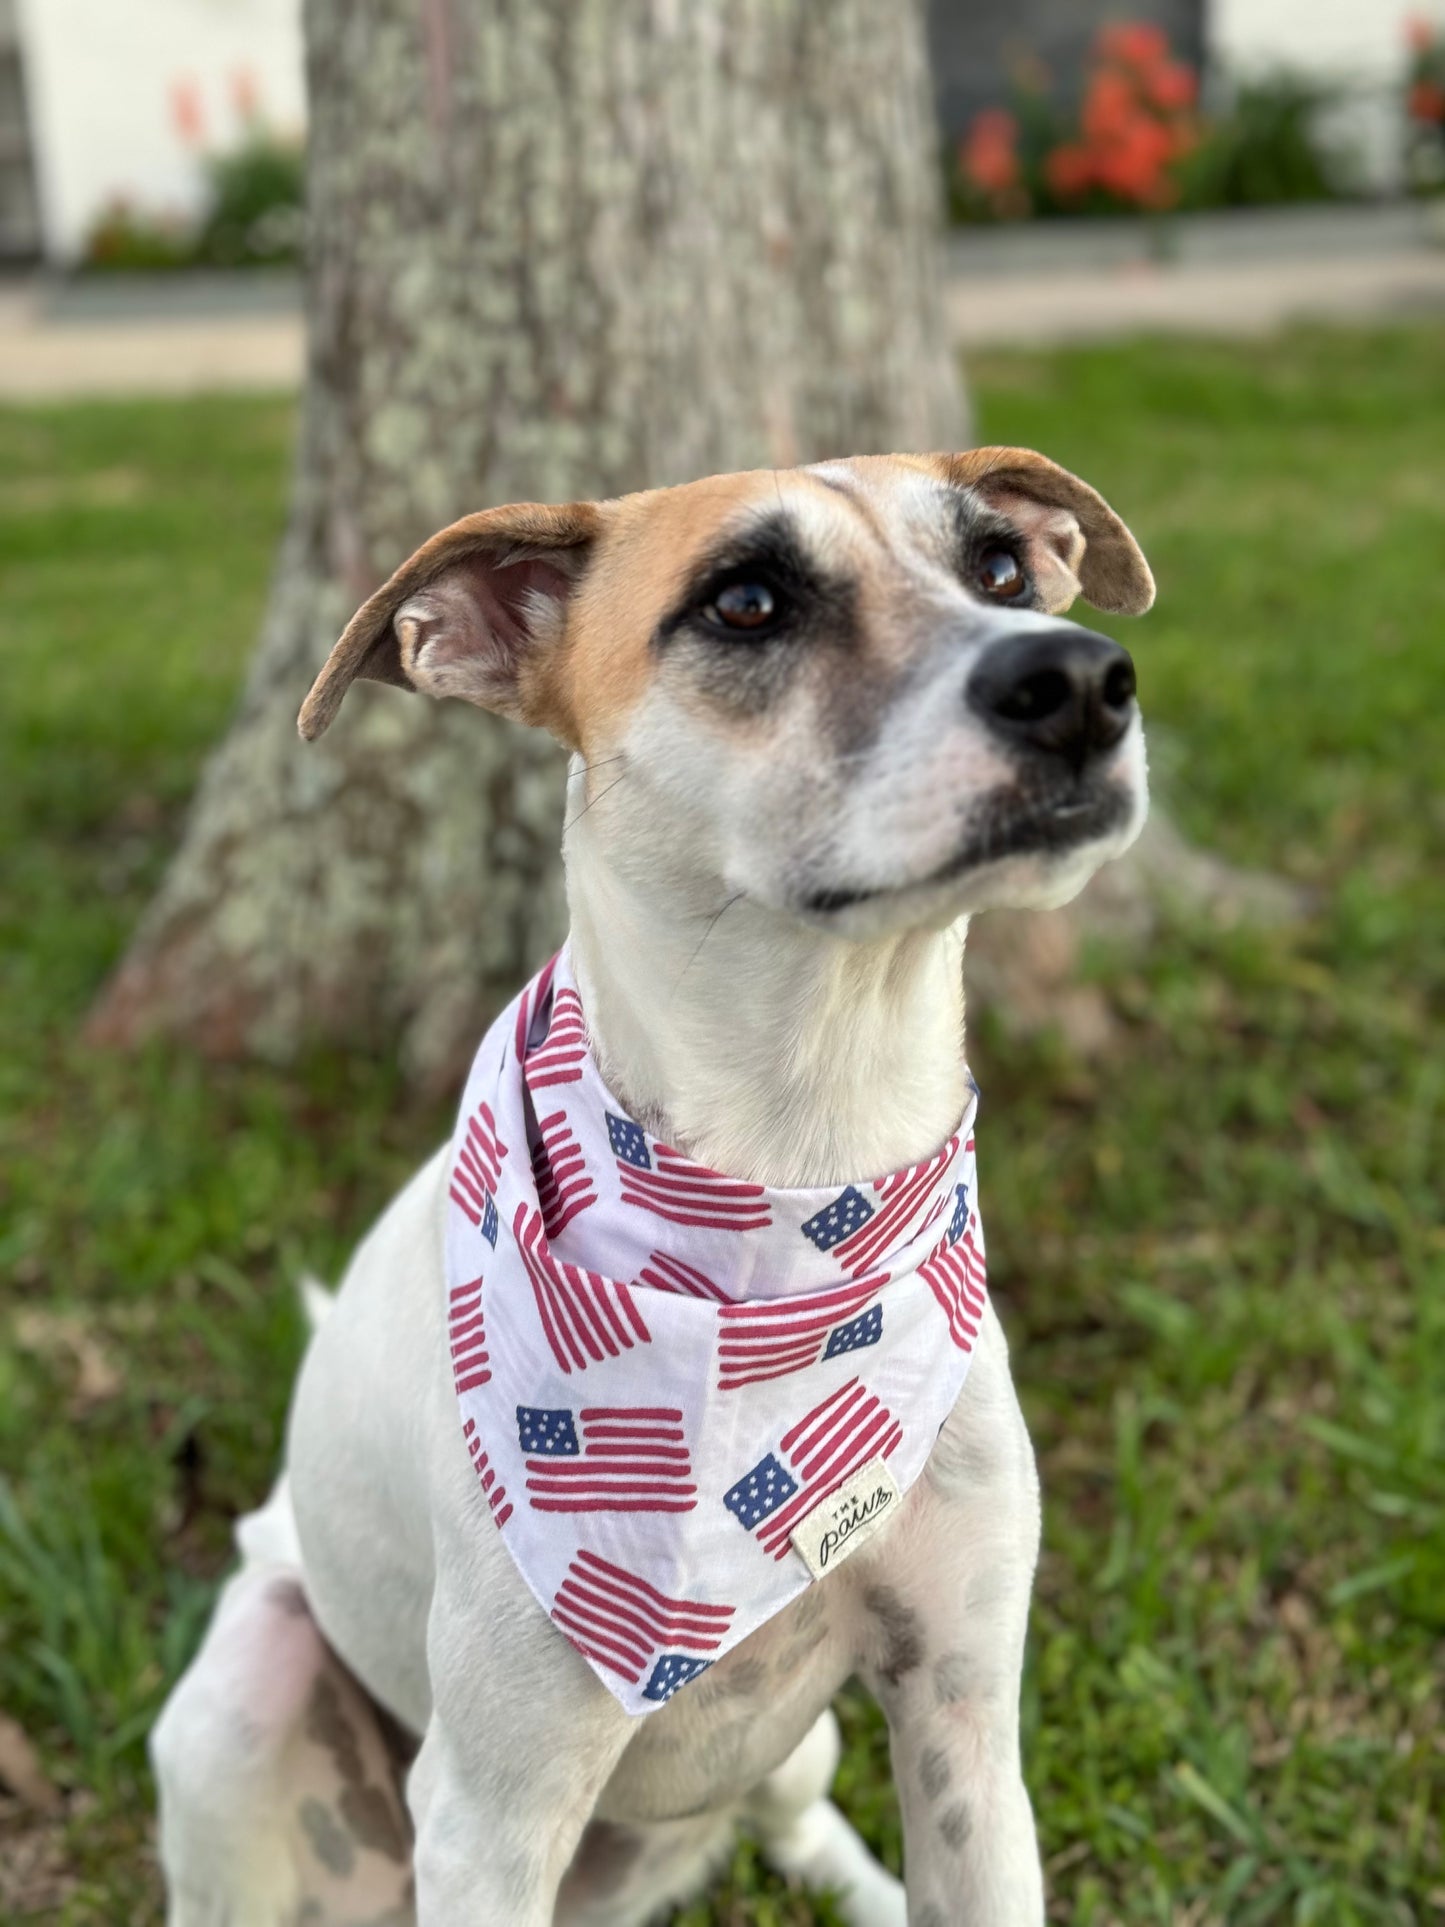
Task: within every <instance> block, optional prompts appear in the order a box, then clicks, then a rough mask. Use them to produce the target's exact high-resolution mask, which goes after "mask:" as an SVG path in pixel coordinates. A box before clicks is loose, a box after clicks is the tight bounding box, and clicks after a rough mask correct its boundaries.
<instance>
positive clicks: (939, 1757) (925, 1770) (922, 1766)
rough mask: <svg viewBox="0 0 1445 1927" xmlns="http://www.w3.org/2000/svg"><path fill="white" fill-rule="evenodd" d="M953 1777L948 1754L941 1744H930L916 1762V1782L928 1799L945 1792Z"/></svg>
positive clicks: (933, 1798)
mask: <svg viewBox="0 0 1445 1927" xmlns="http://www.w3.org/2000/svg"><path fill="white" fill-rule="evenodd" d="M952 1779H953V1768H952V1766H951V1765H950V1763H949V1758H948V1755H947V1754H946V1753H945V1752H944V1750H943V1748H942V1747H941V1746H931V1747H929V1749H928V1751H927V1752H926V1753H925V1754H924V1756H923V1758H922V1759H921V1760H920V1761H919V1762H918V1784H919V1785H920V1786H921V1787H922V1788H923V1791H924V1793H925V1795H926V1796H927V1798H928V1799H930V1800H936V1799H938V1797H939V1795H940V1794H943V1793H947V1791H948V1788H949V1785H950V1783H951V1782H952Z"/></svg>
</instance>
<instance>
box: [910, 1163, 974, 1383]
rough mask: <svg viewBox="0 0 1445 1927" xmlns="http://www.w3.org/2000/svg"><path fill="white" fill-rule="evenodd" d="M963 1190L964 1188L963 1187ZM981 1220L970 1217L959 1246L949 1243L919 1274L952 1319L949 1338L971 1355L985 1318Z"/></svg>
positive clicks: (948, 1318)
mask: <svg viewBox="0 0 1445 1927" xmlns="http://www.w3.org/2000/svg"><path fill="white" fill-rule="evenodd" d="M960 1189H962V1187H960ZM977 1228H978V1219H977V1218H976V1217H970V1219H969V1222H968V1225H967V1227H966V1228H965V1229H964V1231H963V1233H962V1235H961V1236H960V1237H959V1239H958V1240H957V1242H956V1243H954V1244H949V1243H948V1242H947V1241H946V1240H945V1242H944V1243H942V1244H940V1245H939V1247H938V1249H937V1250H936V1251H934V1252H933V1253H932V1254H931V1255H930V1256H929V1257H928V1258H926V1259H925V1260H924V1262H923V1263H922V1264H921V1265H920V1266H919V1267H918V1275H919V1277H920V1278H922V1279H923V1281H924V1283H925V1284H926V1285H927V1286H928V1289H929V1290H930V1291H931V1292H932V1293H933V1295H934V1297H935V1298H936V1299H937V1300H938V1302H939V1305H940V1306H941V1307H942V1309H943V1315H944V1317H945V1318H946V1319H947V1320H948V1335H949V1337H950V1338H951V1339H952V1340H953V1342H954V1344H955V1345H957V1347H958V1349H959V1350H960V1351H961V1352H971V1351H972V1350H973V1341H974V1339H975V1338H977V1337H978V1321H979V1319H980V1318H981V1317H982V1316H983V1307H984V1301H985V1287H986V1281H987V1275H988V1274H987V1272H986V1270H985V1268H984V1261H983V1253H982V1251H980V1249H979V1247H978V1245H977V1244H976V1242H975V1240H974V1233H975V1231H976V1230H977Z"/></svg>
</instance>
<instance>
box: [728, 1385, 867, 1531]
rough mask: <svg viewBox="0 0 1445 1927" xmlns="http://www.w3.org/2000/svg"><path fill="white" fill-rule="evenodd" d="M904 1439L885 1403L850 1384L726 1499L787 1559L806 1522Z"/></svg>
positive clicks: (747, 1474)
mask: <svg viewBox="0 0 1445 1927" xmlns="http://www.w3.org/2000/svg"><path fill="white" fill-rule="evenodd" d="M902 1438H903V1427H902V1426H901V1425H900V1424H899V1423H898V1422H897V1420H896V1419H895V1418H894V1417H893V1414H892V1413H891V1412H890V1411H889V1410H888V1407H887V1406H886V1405H885V1404H884V1403H883V1401H882V1400H881V1399H880V1398H878V1397H877V1396H876V1395H875V1394H874V1393H872V1392H870V1391H869V1390H868V1388H867V1386H866V1385H864V1384H863V1383H862V1382H861V1380H859V1379H856V1378H850V1379H849V1380H848V1383H847V1384H846V1385H840V1386H839V1388H838V1390H837V1391H836V1392H833V1393H831V1394H830V1395H829V1396H828V1397H827V1398H825V1399H824V1400H823V1401H822V1403H821V1404H818V1405H815V1406H814V1407H813V1409H812V1411H811V1412H808V1413H807V1414H806V1415H805V1416H804V1417H803V1418H801V1419H799V1420H798V1423H797V1424H796V1425H794V1426H793V1427H792V1428H791V1429H790V1430H789V1431H787V1432H785V1433H784V1434H783V1436H782V1440H781V1455H779V1454H778V1453H774V1452H768V1453H765V1454H764V1456H763V1457H762V1458H761V1459H759V1460H758V1462H757V1464H756V1465H755V1466H754V1467H753V1468H752V1470H751V1471H750V1472H745V1473H744V1474H743V1476H742V1478H740V1479H739V1480H738V1482H737V1484H736V1485H734V1486H733V1487H732V1488H731V1489H730V1490H729V1491H727V1492H725V1493H724V1494H723V1504H724V1505H725V1506H726V1507H727V1509H728V1511H729V1512H731V1513H732V1514H733V1516H734V1517H735V1518H736V1519H737V1521H738V1523H739V1524H740V1525H743V1526H745V1527H746V1528H747V1530H748V1531H749V1532H751V1533H752V1534H753V1536H754V1537H755V1538H756V1539H757V1541H758V1544H759V1545H760V1546H761V1547H762V1548H763V1550H764V1552H770V1553H772V1555H773V1557H774V1558H775V1559H784V1558H786V1557H787V1553H788V1547H789V1534H790V1533H791V1532H792V1530H793V1527H794V1526H795V1525H797V1524H798V1522H799V1520H800V1519H803V1518H806V1516H807V1515H808V1513H810V1512H811V1511H812V1510H813V1508H814V1506H816V1505H821V1504H822V1502H823V1500H824V1499H826V1498H827V1497H828V1495H829V1493H830V1492H836V1491H837V1489H838V1487H839V1486H840V1485H842V1484H843V1483H844V1481H845V1480H847V1479H851V1478H852V1476H853V1474H854V1473H855V1472H857V1471H859V1470H860V1469H861V1468H862V1467H863V1466H865V1465H867V1464H868V1462H869V1460H870V1459H876V1458H888V1457H889V1456H890V1455H891V1454H892V1453H893V1452H894V1451H895V1450H896V1449H897V1447H898V1445H899V1443H900V1442H901V1440H902Z"/></svg>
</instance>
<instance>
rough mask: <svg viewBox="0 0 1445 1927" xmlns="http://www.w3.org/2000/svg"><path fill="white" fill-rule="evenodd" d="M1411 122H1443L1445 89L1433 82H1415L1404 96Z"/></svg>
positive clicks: (1444, 116)
mask: <svg viewBox="0 0 1445 1927" xmlns="http://www.w3.org/2000/svg"><path fill="white" fill-rule="evenodd" d="M1406 105H1407V106H1408V107H1409V110H1410V118H1411V120H1445V87H1441V86H1440V85H1439V84H1438V82H1436V81H1433V80H1417V81H1416V82H1415V84H1414V86H1413V87H1412V88H1411V89H1410V92H1409V94H1408V95H1407V96H1406Z"/></svg>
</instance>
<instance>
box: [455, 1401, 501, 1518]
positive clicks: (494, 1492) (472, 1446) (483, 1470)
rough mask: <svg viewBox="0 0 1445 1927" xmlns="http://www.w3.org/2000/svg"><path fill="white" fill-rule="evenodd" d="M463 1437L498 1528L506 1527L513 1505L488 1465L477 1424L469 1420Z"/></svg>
mask: <svg viewBox="0 0 1445 1927" xmlns="http://www.w3.org/2000/svg"><path fill="white" fill-rule="evenodd" d="M462 1437H463V1438H464V1439H465V1440H466V1442H467V1451H468V1452H469V1453H470V1454H471V1460H472V1464H473V1465H474V1466H475V1467H476V1472H477V1477H478V1478H479V1479H480V1480H481V1482H482V1490H483V1492H485V1493H486V1495H487V1504H488V1505H489V1506H490V1507H491V1509H492V1517H493V1519H494V1520H495V1521H496V1523H497V1525H498V1527H499V1528H500V1527H502V1526H504V1525H505V1524H506V1523H507V1521H508V1519H510V1518H511V1516H512V1503H511V1500H510V1499H508V1497H507V1488H506V1487H505V1486H504V1485H503V1484H502V1482H501V1480H500V1479H499V1478H498V1477H497V1475H496V1472H495V1471H494V1470H493V1469H492V1467H491V1466H490V1465H489V1464H488V1463H487V1455H486V1453H485V1452H484V1451H483V1450H482V1441H481V1439H480V1438H478V1436H477V1427H476V1422H475V1420H473V1419H468V1420H467V1422H466V1424H465V1425H464V1426H463V1427H462Z"/></svg>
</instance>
